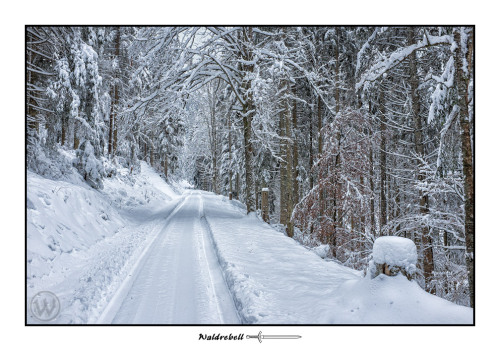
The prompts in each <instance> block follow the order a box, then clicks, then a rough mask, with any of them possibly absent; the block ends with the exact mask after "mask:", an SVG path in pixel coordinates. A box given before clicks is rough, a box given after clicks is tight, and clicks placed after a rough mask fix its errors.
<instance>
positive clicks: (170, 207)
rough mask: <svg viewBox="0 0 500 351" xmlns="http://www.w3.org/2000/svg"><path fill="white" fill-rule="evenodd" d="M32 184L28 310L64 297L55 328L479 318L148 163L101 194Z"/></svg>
mask: <svg viewBox="0 0 500 351" xmlns="http://www.w3.org/2000/svg"><path fill="white" fill-rule="evenodd" d="M27 182H28V184H27V185H28V192H27V219H28V222H27V231H28V234H27V236H28V238H27V239H28V241H27V249H28V251H27V259H28V262H27V269H28V276H27V288H28V302H29V300H30V298H31V297H32V296H34V294H36V293H37V292H39V291H51V292H53V293H55V294H56V295H57V296H58V298H59V300H60V302H61V313H60V314H59V316H58V317H57V318H56V319H55V320H54V321H52V322H51V323H92V324H93V323H104V324H110V323H120V324H135V323H144V324H148V323H152V324H238V323H243V324H253V323H257V324H259V323H261V324H358V323H362V324H366V323H368V324H377V323H383V324H419V323H425V324H440V323H443V324H455V323H458V324H470V323H472V322H473V320H472V309H470V308H466V307H461V306H457V305H454V304H452V303H451V302H448V301H445V300H443V299H440V298H438V297H435V296H432V295H430V294H428V293H426V292H425V291H423V290H422V289H421V288H420V287H419V286H418V284H417V283H415V282H410V281H408V280H407V279H406V278H405V277H402V276H395V277H388V276H385V275H379V276H378V277H376V278H375V279H369V278H366V277H364V276H363V273H362V272H359V271H355V270H352V269H349V268H346V267H343V266H341V265H339V264H338V263H335V262H333V261H326V260H323V259H322V258H321V257H319V256H318V255H317V254H316V253H314V252H313V251H312V250H309V249H307V248H305V247H303V246H302V245H300V244H299V243H298V242H297V241H295V240H293V239H291V238H288V237H287V236H286V235H283V234H282V233H280V232H279V231H277V230H275V229H273V228H272V227H271V226H270V225H268V224H266V223H264V222H262V221H261V220H260V219H259V218H258V217H257V216H256V215H255V214H250V215H247V214H246V211H245V206H244V205H243V204H241V203H240V202H239V201H236V200H233V201H230V200H228V199H227V198H226V197H224V196H220V195H219V196H218V195H214V194H211V193H207V192H202V191H196V190H185V191H182V190H180V189H181V187H182V186H184V187H187V188H191V185H189V184H187V183H186V184H182V186H181V185H176V186H170V185H168V184H167V183H166V182H165V181H164V180H163V179H162V178H161V177H160V176H158V174H157V173H156V172H155V171H154V170H153V169H152V168H150V167H149V166H148V165H147V164H146V163H142V165H141V171H140V173H139V174H135V175H133V176H131V175H129V174H128V171H127V170H125V169H122V170H119V171H118V174H117V176H116V177H113V178H110V179H106V180H105V182H104V189H103V190H102V191H96V190H94V189H91V188H89V187H88V186H87V185H85V184H84V183H83V182H77V181H74V180H72V181H61V180H59V181H54V180H48V179H45V178H42V177H40V176H38V175H35V174H33V173H30V172H28V179H27ZM389 244H390V245H389V246H390V248H393V247H395V246H398V245H399V244H401V243H394V240H393V241H392V242H391V243H389ZM393 244H395V245H393ZM402 244H404V243H402ZM385 246H387V245H385ZM385 246H384V247H385ZM399 246H400V245H399ZM403 246H404V245H403ZM405 247H406V246H405ZM391 250H392V249H391ZM391 250H386V249H384V250H382V251H383V252H387V251H389V252H392V251H391ZM410 251H411V250H410ZM392 256H394V255H392ZM392 256H391V257H392ZM406 256H407V255H406ZM403 259H404V258H403ZM28 323H37V321H36V319H34V318H33V317H32V316H31V315H30V311H29V309H28Z"/></svg>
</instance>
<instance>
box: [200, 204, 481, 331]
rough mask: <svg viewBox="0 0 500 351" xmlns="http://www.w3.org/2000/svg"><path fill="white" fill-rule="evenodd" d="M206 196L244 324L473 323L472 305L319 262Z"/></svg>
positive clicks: (402, 281) (399, 279)
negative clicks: (456, 303) (457, 303)
mask: <svg viewBox="0 0 500 351" xmlns="http://www.w3.org/2000/svg"><path fill="white" fill-rule="evenodd" d="M204 198H205V201H204V202H205V204H204V208H205V209H204V211H205V216H206V220H207V223H208V225H209V228H210V232H211V234H212V238H213V241H214V246H215V248H216V252H217V254H218V258H219V262H220V264H221V266H222V268H223V271H224V275H225V278H226V281H227V284H228V286H229V288H230V290H231V292H232V293H233V296H234V299H235V305H236V306H237V309H238V312H239V314H240V318H241V320H242V322H243V323H262V324H295V323H298V324H359V323H361V324H365V323H368V324H422V323H424V324H434V323H436V324H441V323H443V324H444V323H445V324H470V323H472V322H473V320H472V318H473V317H472V309H470V308H467V307H462V306H458V305H455V304H453V303H451V302H448V301H446V300H443V299H441V298H438V297H436V296H433V295H430V294H428V293H426V292H425V291H424V290H422V289H421V288H420V287H419V286H418V284H417V283H416V282H410V281H408V280H407V279H406V278H405V277H403V276H396V277H388V276H385V275H381V276H379V277H377V278H376V279H373V280H372V279H369V278H365V277H363V274H362V272H358V271H355V270H352V269H349V268H346V267H343V266H341V265H339V264H337V263H335V262H332V261H325V260H323V259H321V258H320V257H319V256H318V255H316V254H315V253H313V252H311V251H309V250H307V249H305V248H304V247H302V246H300V245H299V244H298V243H297V242H296V241H294V240H292V239H290V238H288V237H286V236H285V235H283V234H282V233H280V232H277V231H276V230H274V229H272V228H271V226H269V225H268V224H266V223H264V222H262V221H260V220H259V219H258V218H257V217H255V215H248V216H247V215H246V214H245V212H244V210H242V209H241V208H240V207H236V206H233V205H232V204H231V203H230V201H229V200H227V199H225V198H223V197H221V196H214V195H204ZM236 223H237V224H236Z"/></svg>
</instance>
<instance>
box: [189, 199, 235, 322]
mask: <svg viewBox="0 0 500 351" xmlns="http://www.w3.org/2000/svg"><path fill="white" fill-rule="evenodd" d="M198 199H199V201H200V209H199V211H200V212H199V213H200V223H201V228H202V233H201V245H202V251H203V254H204V259H205V262H206V263H207V267H208V268H209V269H208V277H209V279H210V285H211V288H212V294H213V295H214V297H215V303H216V306H217V311H218V314H219V319H220V322H221V323H223V324H234V323H238V324H241V318H240V316H239V314H238V311H237V309H236V306H235V304H234V297H233V295H232V294H231V292H230V290H229V288H228V286H227V283H226V280H225V278H224V273H223V272H222V267H221V265H220V262H219V257H218V256H217V254H216V252H215V249H214V247H213V239H212V233H211V230H210V226H209V224H208V222H207V219H206V217H205V210H204V203H203V198H202V197H201V196H200V195H198ZM207 247H209V248H207ZM216 286H218V288H219V289H218V290H219V293H216V291H215V287H216ZM228 315H229V319H228V320H227V321H226V320H225V319H226V318H224V316H228Z"/></svg>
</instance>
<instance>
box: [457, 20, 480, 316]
mask: <svg viewBox="0 0 500 351" xmlns="http://www.w3.org/2000/svg"><path fill="white" fill-rule="evenodd" d="M453 36H454V40H455V42H456V43H457V44H459V43H461V35H460V31H459V28H456V29H454V33H453ZM473 48H474V46H473V38H472V37H471V35H469V36H468V37H467V43H466V48H462V47H461V45H460V44H459V45H458V48H457V49H455V56H456V57H455V74H456V75H457V85H458V107H459V108H460V115H459V116H460V129H461V132H462V133H461V141H462V168H463V173H464V193H465V247H466V254H465V261H466V264H467V275H468V280H469V301H470V306H471V307H474V300H475V294H474V285H475V278H474V241H475V233H474V225H475V219H474V206H475V204H474V160H473V151H472V149H473V147H472V142H471V128H472V127H471V118H470V116H469V104H470V101H471V98H470V97H469V94H468V87H469V83H470V79H471V76H472V74H473V72H472V69H473V64H472V58H473ZM462 49H466V50H467V54H466V56H465V57H464V54H463V51H462ZM464 61H466V62H467V65H468V70H467V72H464V70H463V68H462V65H463V62H464Z"/></svg>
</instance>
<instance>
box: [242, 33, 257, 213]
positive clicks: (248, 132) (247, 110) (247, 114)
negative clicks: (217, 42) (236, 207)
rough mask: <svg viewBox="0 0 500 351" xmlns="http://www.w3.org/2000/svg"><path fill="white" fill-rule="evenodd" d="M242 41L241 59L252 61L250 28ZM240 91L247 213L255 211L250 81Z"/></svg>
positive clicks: (252, 108) (246, 66)
mask: <svg viewBox="0 0 500 351" xmlns="http://www.w3.org/2000/svg"><path fill="white" fill-rule="evenodd" d="M242 36H243V41H244V42H245V43H246V44H247V45H245V46H244V47H243V49H242V50H243V52H242V56H243V59H244V60H246V61H248V62H250V61H252V59H253V52H252V47H251V46H252V44H253V43H252V41H253V30H252V27H244V28H243V33H242ZM243 68H244V71H246V72H247V73H248V75H251V74H252V73H253V70H254V66H253V65H244V66H243ZM242 90H243V92H244V94H245V95H246V101H245V103H244V104H243V108H242V115H243V143H244V149H245V183H246V184H245V185H246V188H245V189H246V205H247V213H249V212H253V211H255V195H254V194H253V191H254V188H255V186H254V174H253V146H252V119H253V114H254V113H255V106H254V100H253V93H252V90H251V81H249V80H248V79H245V80H244V81H243V83H242Z"/></svg>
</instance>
